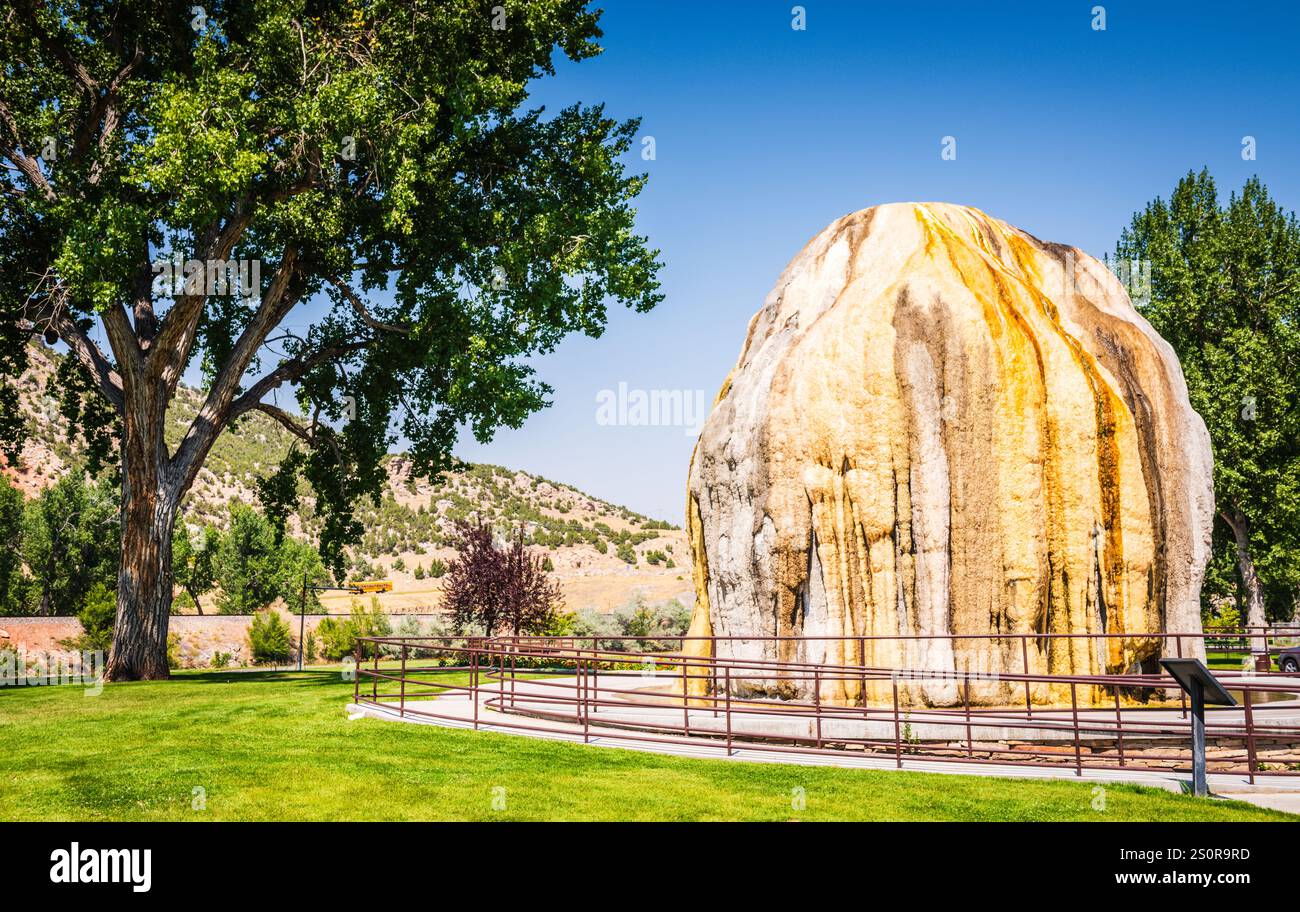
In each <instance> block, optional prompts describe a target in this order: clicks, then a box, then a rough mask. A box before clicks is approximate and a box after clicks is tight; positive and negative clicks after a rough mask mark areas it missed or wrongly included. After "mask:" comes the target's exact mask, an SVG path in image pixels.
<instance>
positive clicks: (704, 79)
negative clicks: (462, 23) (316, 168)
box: [290, 0, 1300, 522]
mask: <svg viewBox="0 0 1300 912" xmlns="http://www.w3.org/2000/svg"><path fill="white" fill-rule="evenodd" d="M801 5H802V7H803V8H804V10H805V17H806V18H805V22H806V29H805V30H803V31H797V30H795V29H793V28H792V27H791V25H792V19H793V16H792V7H794V6H795V4H794V3H792V2H789V0H780V2H776V0H731V2H724V0H606V2H605V7H606V12H605V15H604V17H603V19H602V25H603V28H604V31H605V38H604V40H603V42H602V43H603V45H604V47H605V53H604V54H603V55H601V56H600V57H597V58H595V59H593V60H588V61H584V62H582V63H580V64H571V63H568V62H567V61H563V62H561V63H560V65H559V68H558V74H557V76H556V78H554V79H547V80H544V81H542V82H539V83H537V84H536V87H535V91H534V103H535V104H545V105H546V106H547V107H548V108H549V109H551V110H556V109H558V108H560V107H562V106H565V105H567V104H571V103H573V102H575V101H581V102H584V103H588V104H590V103H594V102H598V101H604V102H605V103H606V104H607V106H608V110H609V112H610V113H611V114H612V115H614V116H617V117H620V118H629V117H637V116H640V117H642V118H643V123H642V136H643V137H644V136H653V137H654V141H655V159H654V160H653V161H644V160H642V158H641V154H640V153H641V147H640V146H639V145H638V147H637V148H636V149H634V150H633V153H632V154H631V155H630V156H629V162H630V165H631V166H632V167H633V168H635V169H636V170H637V171H645V172H647V173H648V174H649V176H650V182H649V185H648V188H647V190H646V191H645V193H644V194H643V196H642V197H641V199H640V203H639V225H640V230H641V231H642V233H644V234H647V235H648V236H649V237H650V239H651V241H652V243H653V244H654V245H655V246H657V247H658V248H660V249H661V250H662V259H663V261H664V262H665V264H666V266H665V269H664V272H663V275H662V279H663V290H664V292H665V294H666V299H665V300H664V302H663V303H662V304H661V305H660V306H659V307H658V308H657V309H656V310H654V311H652V312H651V313H649V314H635V313H630V312H626V311H611V314H610V317H611V320H610V325H609V328H608V330H607V332H606V333H605V335H604V336H603V337H602V338H600V339H598V340H591V339H587V338H573V339H571V340H569V341H567V342H565V343H564V344H563V345H561V346H560V348H559V349H558V350H557V351H556V352H555V353H553V354H551V355H548V356H546V357H542V358H538V359H535V361H534V366H535V367H536V368H537V370H538V372H539V374H540V376H541V377H542V378H543V379H545V380H547V381H548V382H549V383H550V384H551V385H552V386H553V387H554V388H555V392H554V395H553V397H552V399H553V405H552V406H551V407H550V408H548V409H545V410H543V411H541V412H539V413H537V414H536V415H534V416H533V417H531V418H530V419H529V420H528V421H527V423H526V424H525V425H524V426H523V428H521V429H520V430H517V431H514V430H503V431H499V432H498V433H497V435H496V437H495V439H494V440H493V441H492V442H490V443H488V444H481V443H477V442H475V441H473V439H472V437H470V436H469V434H468V432H466V435H465V438H464V440H463V442H462V444H461V445H460V446H459V447H458V449H457V453H458V455H460V456H461V457H463V458H466V459H470V460H473V461H481V462H493V463H497V464H500V465H506V466H510V467H512V468H521V469H525V470H528V471H531V472H535V473H539V474H541V475H545V476H546V477H548V478H552V479H555V480H558V481H564V482H568V483H570V484H574V485H576V486H578V487H580V488H582V489H583V490H586V491H588V492H590V493H593V494H596V495H598V496H601V497H604V498H606V499H608V500H611V501H613V502H615V503H621V504H626V505H628V506H630V507H632V508H633V509H636V510H639V511H641V512H644V513H648V514H650V515H653V516H655V517H658V518H665V519H669V520H672V521H673V522H680V521H681V519H682V515H683V507H684V500H685V487H686V472H687V466H688V463H689V460H690V455H691V449H692V447H693V445H694V437H693V436H692V434H691V433H688V431H691V430H694V429H687V428H683V427H652V426H629V425H627V424H623V425H620V424H617V423H615V424H611V423H609V422H608V421H603V420H602V415H601V413H600V412H599V411H598V397H599V396H600V395H601V392H602V391H604V390H612V391H617V390H618V389H619V385H620V384H626V389H627V390H628V391H629V394H631V393H633V392H634V391H637V390H641V391H650V390H670V391H671V390H678V391H686V392H687V393H688V394H689V397H690V399H693V398H694V397H695V396H696V395H702V396H703V397H705V400H706V404H707V403H711V402H712V400H713V397H714V395H715V394H716V392H717V390H718V388H719V387H720V385H721V383H722V380H723V378H724V377H725V376H726V374H727V372H728V371H729V370H730V368H731V366H732V365H733V364H734V362H735V359H736V357H737V355H738V353H739V350H740V345H741V342H742V341H743V338H744V334H745V329H746V326H747V324H748V321H749V319H750V317H751V316H752V315H753V313H754V312H755V311H756V310H757V309H758V307H759V305H760V304H761V303H762V300H763V298H764V296H765V295H766V294H767V292H768V291H769V289H770V288H771V286H772V285H773V283H774V282H775V280H776V278H777V276H778V275H779V274H780V272H781V270H782V269H783V268H784V266H785V264H786V263H787V262H788V261H789V260H790V259H791V258H792V257H793V256H794V255H795V254H796V253H797V252H798V251H799V249H800V248H801V247H802V246H803V245H804V244H805V243H806V242H807V241H808V239H809V238H811V237H812V236H813V235H815V234H816V233H817V232H818V231H820V230H821V229H822V228H823V227H825V226H826V225H827V224H828V223H830V222H831V221H832V220H834V219H836V218H838V217H839V216H841V215H843V214H845V213H848V212H853V211H856V210H858V209H863V208H866V207H868V206H873V205H877V204H880V203H886V202H896V201H905V200H921V201H925V200H939V201H946V202H953V203H961V204H966V205H973V206H977V207H979V208H981V209H983V210H985V211H986V212H988V213H990V214H991V215H994V216H997V217H999V218H1002V219H1005V220H1007V221H1009V222H1011V223H1012V224H1015V225H1018V226H1020V227H1022V228H1024V229H1025V230H1027V231H1029V232H1031V233H1033V234H1035V235H1037V236H1039V237H1041V238H1044V239H1046V240H1052V241H1060V242H1065V243H1071V244H1075V245H1078V246H1079V247H1082V248H1083V249H1084V250H1087V251H1089V252H1090V253H1093V254H1094V255H1097V256H1100V255H1102V254H1104V253H1107V252H1109V251H1111V250H1112V249H1113V247H1114V243H1115V240H1116V238H1117V236H1118V234H1119V231H1120V229H1121V228H1122V227H1123V226H1124V225H1125V224H1126V223H1127V222H1128V220H1129V218H1130V217H1131V215H1132V213H1133V212H1134V211H1135V210H1137V209H1139V208H1141V207H1142V206H1143V205H1145V204H1146V202H1148V201H1149V200H1151V199H1152V198H1154V197H1156V196H1165V197H1167V196H1168V195H1169V193H1170V191H1171V190H1172V189H1173V187H1174V184H1175V183H1176V182H1177V180H1178V179H1179V178H1180V177H1181V176H1182V175H1183V174H1185V173H1186V172H1187V171H1188V170H1189V169H1199V168H1201V167H1202V166H1208V167H1209V168H1210V170H1211V172H1212V173H1213V174H1214V176H1215V178H1216V179H1217V180H1218V183H1219V187H1220V190H1221V191H1223V192H1225V193H1226V192H1227V191H1229V190H1231V189H1233V188H1237V187H1240V186H1241V184H1242V183H1243V182H1244V181H1245V179H1246V178H1247V177H1249V176H1250V175H1251V174H1258V175H1259V176H1260V177H1261V178H1263V180H1264V181H1265V182H1266V183H1267V184H1268V186H1269V188H1270V190H1271V191H1272V193H1273V195H1274V196H1275V197H1276V198H1277V199H1279V200H1280V201H1281V202H1282V204H1283V205H1284V206H1286V207H1288V208H1291V209H1296V208H1300V118H1298V117H1297V115H1298V114H1300V103H1298V101H1297V100H1298V99H1300V63H1297V61H1298V60H1300V51H1297V47H1298V46H1300V12H1298V11H1297V9H1298V7H1300V4H1296V3H1291V2H1287V3H1273V4H1269V3H1250V2H1245V3H1221V2H1215V3H1195V2H1185V3H1184V2H1179V3H1172V2H1171V3H1160V2H1109V3H1104V4H1103V5H1104V7H1105V19H1106V21H1105V25H1106V28H1105V30H1104V31H1099V30H1095V29H1094V27H1093V24H1094V21H1095V18H1096V17H1095V14H1094V12H1093V9H1094V7H1095V6H1097V5H1098V4H1097V2H1096V0H1092V2H1086V0H1085V2H1073V0H1037V2H1019V3H1016V2H992V3H979V2H904V0H896V2H872V0H807V2H804V3H802V4H801ZM946 136H951V137H954V138H955V139H956V151H957V157H956V159H955V160H952V161H945V160H943V158H942V157H941V150H942V145H941V143H942V140H943V138H944V137H946ZM1245 136H1253V137H1254V138H1255V143H1256V154H1257V158H1256V160H1255V161H1244V160H1243V159H1242V138H1243V137H1245ZM295 316H297V315H295ZM292 322H294V316H291V318H290V323H292ZM696 391H698V393H697V392H696Z"/></svg>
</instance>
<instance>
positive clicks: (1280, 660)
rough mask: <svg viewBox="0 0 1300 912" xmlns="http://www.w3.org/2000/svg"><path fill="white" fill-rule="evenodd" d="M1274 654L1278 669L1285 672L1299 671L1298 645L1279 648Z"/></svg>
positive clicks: (1299, 650)
mask: <svg viewBox="0 0 1300 912" xmlns="http://www.w3.org/2000/svg"><path fill="white" fill-rule="evenodd" d="M1276 655H1277V667H1278V670H1279V671H1285V672H1286V673H1287V674H1295V673H1297V672H1300V646H1291V647H1288V648H1286V649H1279V650H1278V651H1277V653H1276Z"/></svg>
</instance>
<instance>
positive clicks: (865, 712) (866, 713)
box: [858, 637, 871, 731]
mask: <svg viewBox="0 0 1300 912" xmlns="http://www.w3.org/2000/svg"><path fill="white" fill-rule="evenodd" d="M858 664H859V665H861V666H862V718H864V719H870V718H871V709H870V708H869V707H868V706H867V638H866V637H858ZM864 731H865V729H864Z"/></svg>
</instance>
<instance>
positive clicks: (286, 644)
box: [248, 611, 293, 665]
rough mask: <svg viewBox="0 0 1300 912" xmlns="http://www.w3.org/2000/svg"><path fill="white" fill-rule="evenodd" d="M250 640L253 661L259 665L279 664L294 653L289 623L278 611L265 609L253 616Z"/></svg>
mask: <svg viewBox="0 0 1300 912" xmlns="http://www.w3.org/2000/svg"><path fill="white" fill-rule="evenodd" d="M248 642H249V645H250V646H252V647H253V662H254V664H257V665H268V664H274V665H278V664H280V663H282V662H287V661H289V657H290V656H292V655H293V640H292V637H291V635H290V633H289V625H288V623H287V622H286V621H285V620H284V618H282V617H280V614H279V612H277V611H263V612H261V613H259V614H256V615H254V616H253V626H251V627H249V628H248Z"/></svg>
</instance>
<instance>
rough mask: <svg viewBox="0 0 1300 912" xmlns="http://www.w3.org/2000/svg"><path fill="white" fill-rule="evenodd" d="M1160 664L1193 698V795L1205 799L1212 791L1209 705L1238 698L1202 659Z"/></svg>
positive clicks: (1169, 660) (1170, 660) (1232, 704)
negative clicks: (1207, 755)
mask: <svg viewBox="0 0 1300 912" xmlns="http://www.w3.org/2000/svg"><path fill="white" fill-rule="evenodd" d="M1160 664H1161V665H1163V666H1164V668H1165V671H1167V672H1169V673H1170V674H1171V675H1173V677H1174V680H1175V681H1177V682H1178V686H1179V687H1181V688H1182V689H1183V690H1185V691H1186V692H1187V695H1188V697H1190V698H1191V701H1192V794H1194V795H1196V797H1198V798H1204V797H1205V796H1206V795H1208V794H1209V793H1210V788H1209V783H1208V782H1207V780H1206V775H1205V706H1206V704H1207V703H1208V704H1209V705H1211V706H1236V705H1237V701H1236V700H1235V699H1233V696H1232V694H1230V693H1228V692H1227V691H1226V690H1224V689H1223V685H1222V684H1220V683H1219V679H1218V678H1216V677H1215V676H1214V675H1212V674H1210V669H1208V668H1206V667H1205V664H1204V663H1203V662H1202V661H1201V660H1200V659H1161V660H1160Z"/></svg>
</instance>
